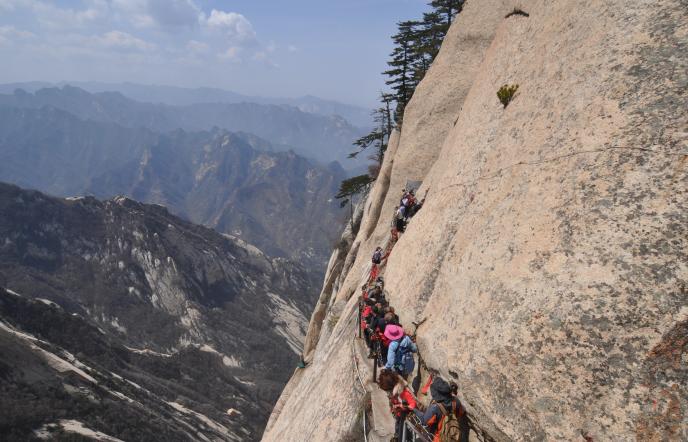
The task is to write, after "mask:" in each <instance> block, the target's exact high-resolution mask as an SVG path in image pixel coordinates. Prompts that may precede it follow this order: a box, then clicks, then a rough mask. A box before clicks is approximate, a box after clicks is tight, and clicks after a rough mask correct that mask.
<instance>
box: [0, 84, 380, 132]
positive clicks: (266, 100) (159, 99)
mask: <svg viewBox="0 0 688 442" xmlns="http://www.w3.org/2000/svg"><path fill="white" fill-rule="evenodd" d="M66 85H71V86H75V87H78V88H81V89H84V90H86V91H88V92H91V93H98V92H113V91H114V92H119V93H121V94H122V95H124V96H126V97H128V98H131V99H132V100H136V101H142V102H147V103H160V104H169V105H172V106H186V105H190V104H198V103H256V104H274V105H284V104H286V105H289V106H293V107H296V108H298V109H300V110H302V111H303V112H310V113H314V114H318V115H324V116H329V115H340V116H342V117H344V118H345V119H346V120H348V121H350V122H351V123H352V124H354V125H356V126H360V127H368V126H370V124H371V120H370V111H371V109H368V108H365V107H361V106H356V105H351V104H345V103H340V102H338V101H335V100H327V99H323V98H319V97H315V96H312V95H305V96H303V97H296V98H276V97H258V96H250V95H243V94H239V93H236V92H232V91H228V90H224V89H219V88H211V87H200V88H184V87H177V86H162V85H144V84H136V83H101V82H92V81H90V82H84V81H69V82H67V81H63V82H59V83H48V82H40V81H33V82H21V83H7V84H0V93H2V94H11V93H13V92H14V91H15V89H24V90H26V91H28V92H32V93H33V92H35V91H37V90H39V89H43V88H51V87H62V86H66Z"/></svg>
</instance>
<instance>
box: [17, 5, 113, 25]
mask: <svg viewBox="0 0 688 442" xmlns="http://www.w3.org/2000/svg"><path fill="white" fill-rule="evenodd" d="M31 8H32V10H33V12H34V14H35V16H36V19H37V20H38V21H39V22H40V23H41V24H42V25H44V26H47V27H49V28H55V29H73V28H82V27H84V26H88V25H91V24H93V23H94V22H96V21H98V20H100V19H105V18H106V17H107V15H108V5H107V2H106V1H105V0H90V1H89V5H88V7H86V8H85V9H70V8H60V7H58V6H55V5H54V4H52V3H47V2H43V1H34V2H31Z"/></svg>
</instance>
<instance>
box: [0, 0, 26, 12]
mask: <svg viewBox="0 0 688 442" xmlns="http://www.w3.org/2000/svg"><path fill="white" fill-rule="evenodd" d="M23 6H30V3H29V0H0V11H5V12H10V11H14V10H15V9H19V8H21V7H23Z"/></svg>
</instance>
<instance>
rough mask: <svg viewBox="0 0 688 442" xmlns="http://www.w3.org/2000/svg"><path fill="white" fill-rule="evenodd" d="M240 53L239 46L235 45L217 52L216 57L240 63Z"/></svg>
mask: <svg viewBox="0 0 688 442" xmlns="http://www.w3.org/2000/svg"><path fill="white" fill-rule="evenodd" d="M240 54H241V48H239V47H237V46H232V47H230V48H229V49H227V50H226V51H224V52H221V53H220V54H218V58H220V59H222V60H228V61H232V62H235V63H240V62H241V57H240Z"/></svg>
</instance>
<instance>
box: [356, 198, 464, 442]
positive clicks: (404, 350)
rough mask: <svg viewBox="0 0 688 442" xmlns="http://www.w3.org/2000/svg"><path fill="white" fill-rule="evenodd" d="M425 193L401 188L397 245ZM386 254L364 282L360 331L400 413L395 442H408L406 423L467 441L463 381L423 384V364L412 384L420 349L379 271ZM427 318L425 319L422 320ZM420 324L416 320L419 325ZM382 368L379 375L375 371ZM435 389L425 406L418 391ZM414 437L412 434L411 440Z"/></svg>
mask: <svg viewBox="0 0 688 442" xmlns="http://www.w3.org/2000/svg"><path fill="white" fill-rule="evenodd" d="M424 202H425V198H423V199H422V200H420V201H417V200H416V197H415V192H414V190H413V189H410V190H408V191H407V190H406V189H404V190H403V192H402V197H401V200H400V203H399V206H398V207H397V208H396V209H395V216H394V222H393V228H392V242H391V246H393V244H394V242H395V240H396V239H397V238H398V235H399V233H403V232H404V231H405V229H406V224H407V223H408V220H409V218H411V217H413V215H415V214H416V213H417V212H418V211H419V210H420V209H421V208H422V207H423V204H424ZM389 253H391V249H390V250H388V251H387V252H386V253H385V251H383V249H382V248H381V247H377V248H376V249H375V251H374V252H373V256H372V259H371V260H372V267H371V272H370V275H369V279H368V281H367V282H366V283H365V284H364V285H363V287H362V293H361V298H360V303H359V305H360V316H359V321H360V328H359V333H360V334H362V335H363V336H362V337H363V338H364V339H365V342H366V344H367V346H368V349H369V354H368V357H369V358H371V359H373V376H374V378H375V381H376V382H377V384H378V385H379V387H380V388H381V389H383V390H384V391H386V392H387V394H388V396H389V400H390V408H391V411H392V414H393V415H394V417H395V422H396V425H395V436H394V438H393V439H392V441H394V442H404V436H405V435H406V431H405V426H406V425H407V424H410V425H411V428H412V431H414V432H415V433H416V435H417V436H418V437H420V439H419V440H426V441H428V442H429V441H433V442H459V441H461V442H464V441H467V440H468V421H467V416H466V413H465V409H464V408H463V406H462V405H461V402H460V401H459V399H458V397H457V394H458V386H457V385H456V384H455V383H453V382H452V383H447V382H446V381H445V380H444V379H442V378H441V377H433V376H432V375H430V376H429V378H428V381H427V382H426V384H425V385H424V386H423V388H420V364H419V370H418V373H417V375H416V378H415V379H414V381H413V390H414V391H412V390H411V389H410V388H409V385H408V377H409V376H410V375H411V374H412V373H413V371H414V367H415V360H414V357H413V355H414V354H415V353H418V346H417V345H416V342H415V331H414V332H413V333H411V334H409V333H408V332H407V330H406V329H405V328H404V327H403V326H402V324H401V323H400V322H399V316H398V315H397V314H396V312H395V310H394V307H392V306H391V305H390V304H389V302H388V300H387V296H386V292H385V290H384V278H383V277H382V276H380V275H379V272H380V266H381V264H382V262H383V261H384V260H385V259H387V257H388V256H389ZM421 323H422V321H421ZM421 323H413V325H415V329H416V330H417V328H418V326H419V325H420V324H421ZM378 367H379V368H380V370H381V371H380V373H379V376H376V373H377V369H378ZM428 390H430V393H431V396H432V400H431V402H430V403H429V405H428V406H427V407H424V406H423V405H422V403H421V401H419V400H418V399H417V396H416V394H421V395H427V392H428ZM409 440H410V439H409Z"/></svg>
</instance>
